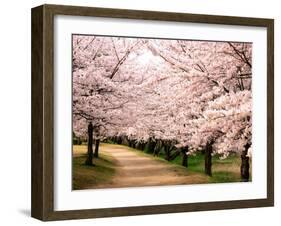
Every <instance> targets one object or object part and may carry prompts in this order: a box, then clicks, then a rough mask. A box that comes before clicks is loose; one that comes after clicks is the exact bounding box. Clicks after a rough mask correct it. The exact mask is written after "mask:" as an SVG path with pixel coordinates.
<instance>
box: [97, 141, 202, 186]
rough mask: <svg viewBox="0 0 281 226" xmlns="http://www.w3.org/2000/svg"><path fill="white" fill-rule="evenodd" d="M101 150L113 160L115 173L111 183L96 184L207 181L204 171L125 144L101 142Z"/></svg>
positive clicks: (190, 182) (170, 183)
mask: <svg viewBox="0 0 281 226" xmlns="http://www.w3.org/2000/svg"><path fill="white" fill-rule="evenodd" d="M100 152H101V153H104V154H106V155H110V156H111V157H112V158H113V159H114V163H115V164H116V168H115V169H116V173H115V175H114V177H113V180H112V182H111V183H110V185H108V184H107V185H102V184H100V185H98V186H97V187H138V186H153V185H176V184H198V183H207V177H206V176H204V175H202V174H199V173H194V172H189V171H188V170H187V169H186V168H184V167H181V166H177V165H175V164H171V163H169V162H166V161H165V160H161V159H159V158H154V157H153V156H150V155H148V154H145V153H143V152H141V151H139V150H134V149H132V148H129V147H126V146H123V145H115V144H102V145H101V147H100Z"/></svg>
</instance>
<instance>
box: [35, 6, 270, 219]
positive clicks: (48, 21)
mask: <svg viewBox="0 0 281 226" xmlns="http://www.w3.org/2000/svg"><path fill="white" fill-rule="evenodd" d="M55 15H72V16H89V17H91V16H95V17H109V18H127V19H141V20H155V21H176V22H194V23H207V24H223V25H240V26H255V27H265V28H266V29H267V198H265V199H249V200H238V201H217V202H203V203H183V204H169V205H156V206H155V205H154V206H137V207H121V208H119V207H118V208H99V209H77V210H70V211H55V210H54V153H53V145H54V140H53V133H54V131H53V130H54V116H53V115H54V111H55V109H54V71H53V70H54V69H53V68H54V62H53V59H54V55H53V54H54V16H55ZM31 51H32V191H31V192H32V200H31V215H32V217H34V218H37V219H40V220H43V221H49V220H65V219H82V218H98V217H114V216H128V215H142V214H162V213H174V212H186V211H202V210H219V209H234V208H249V207H265V206H273V205H274V21H273V19H260V18H244V17H229V16H211V15H199V14H198V15H195V14H183V13H167V12H152V11H135V10H123V9H106V8H90V7H76V6H60V5H42V6H39V7H36V8H33V9H32V50H31Z"/></svg>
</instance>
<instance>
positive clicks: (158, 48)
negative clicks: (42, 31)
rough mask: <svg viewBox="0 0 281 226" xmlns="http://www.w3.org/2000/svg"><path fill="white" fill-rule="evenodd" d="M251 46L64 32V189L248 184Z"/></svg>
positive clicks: (250, 134) (250, 121)
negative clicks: (68, 154) (67, 117)
mask: <svg viewBox="0 0 281 226" xmlns="http://www.w3.org/2000/svg"><path fill="white" fill-rule="evenodd" d="M253 153H255V151H253V150H252V43H251V42H236V41H216V40H192V39H188V38H187V39H167V38H154V37H121V36H120V37H118V36H104V35H96V34H72V189H73V190H83V189H98V188H104V189H105V188H126V187H144V186H167V185H192V184H193V185H194V184H211V183H234V182H249V183H250V182H251V180H252V167H251V160H252V155H253Z"/></svg>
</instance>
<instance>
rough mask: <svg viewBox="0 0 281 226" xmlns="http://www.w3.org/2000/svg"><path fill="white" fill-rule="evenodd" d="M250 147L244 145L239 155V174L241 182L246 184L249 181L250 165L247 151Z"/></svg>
mask: <svg viewBox="0 0 281 226" xmlns="http://www.w3.org/2000/svg"><path fill="white" fill-rule="evenodd" d="M250 147H251V145H250V144H249V143H247V144H246V145H244V150H243V151H242V154H241V168H240V172H241V181H242V182H248V181H249V177H250V172H249V169H250V163H249V157H248V156H247V155H248V150H249V148H250Z"/></svg>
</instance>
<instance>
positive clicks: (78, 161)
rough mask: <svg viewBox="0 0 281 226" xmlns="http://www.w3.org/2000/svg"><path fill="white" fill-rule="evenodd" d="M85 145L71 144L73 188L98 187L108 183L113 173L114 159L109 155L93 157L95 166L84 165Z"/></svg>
mask: <svg viewBox="0 0 281 226" xmlns="http://www.w3.org/2000/svg"><path fill="white" fill-rule="evenodd" d="M86 151H87V146H85V145H74V146H73V162H72V164H73V180H72V183H73V184H72V185H73V189H74V190H79V189H87V188H91V187H98V185H101V184H103V185H104V184H110V183H111V181H112V179H113V176H114V174H115V169H114V168H115V164H114V162H115V161H114V159H112V157H111V156H109V155H105V154H100V155H99V158H94V164H95V166H87V165H85V160H86V154H85V153H86Z"/></svg>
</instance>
